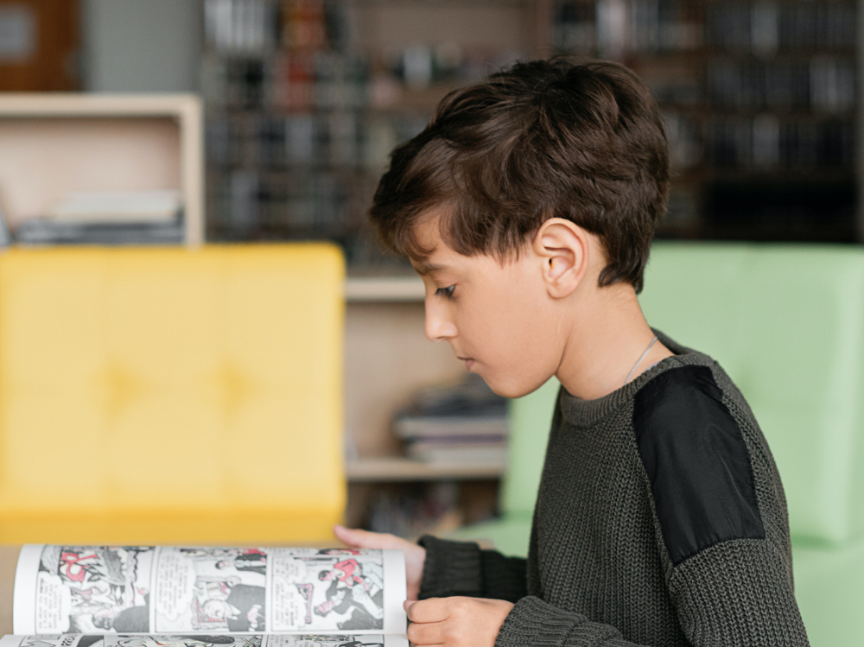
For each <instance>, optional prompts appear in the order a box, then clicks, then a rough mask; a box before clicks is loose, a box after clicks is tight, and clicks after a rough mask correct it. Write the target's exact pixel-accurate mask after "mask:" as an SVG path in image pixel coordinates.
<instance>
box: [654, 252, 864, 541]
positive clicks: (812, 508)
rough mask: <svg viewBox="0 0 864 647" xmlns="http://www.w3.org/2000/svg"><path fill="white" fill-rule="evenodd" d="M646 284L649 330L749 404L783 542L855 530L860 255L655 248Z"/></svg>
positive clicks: (859, 514)
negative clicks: (769, 461)
mask: <svg viewBox="0 0 864 647" xmlns="http://www.w3.org/2000/svg"><path fill="white" fill-rule="evenodd" d="M645 286H646V287H645V290H644V293H643V294H642V296H641V297H640V301H641V303H642V307H643V310H644V312H645V316H646V318H647V319H648V321H649V322H650V323H651V325H652V326H654V327H656V328H659V329H660V330H663V331H664V332H665V333H666V334H668V335H670V336H671V337H673V338H674V339H675V340H676V341H678V342H679V343H682V344H684V345H686V346H691V347H694V348H697V349H699V350H702V351H704V352H706V353H708V354H709V355H712V356H713V357H714V358H715V359H716V360H717V361H718V362H720V364H721V365H722V366H723V367H724V368H725V369H726V371H727V372H728V373H729V374H730V376H731V377H732V379H733V380H734V381H735V382H736V384H737V385H738V386H739V388H740V389H741V391H742V392H743V393H744V396H745V397H746V398H747V400H748V402H749V403H750V406H751V407H752V408H753V411H754V413H755V414H756V418H757V420H758V421H759V424H760V426H761V427H762V429H763V431H764V433H765V435H766V436H767V438H768V442H769V444H770V445H771V449H772V452H773V454H774V457H775V459H776V461H777V465H778V468H779V470H780V473H781V476H782V478H783V484H784V487H785V489H786V495H787V498H788V503H789V517H790V527H791V530H792V534H793V535H794V536H797V537H802V538H808V539H811V540H820V541H825V542H842V541H846V540H848V539H850V538H851V537H854V536H857V535H860V534H862V533H864V470H862V469H860V468H859V467H858V466H861V465H864V453H862V452H864V443H860V442H857V439H858V438H859V437H861V436H862V434H864V406H862V405H864V400H862V398H861V397H860V394H861V393H862V392H864V252H862V250H860V249H858V248H852V247H839V246H810V245H808V246H804V245H794V246H793V245H755V244H707V243H698V244H693V243H663V244H657V245H656V246H655V249H654V250H653V252H652V256H651V260H650V261H649V265H648V270H647V273H646V279H645Z"/></svg>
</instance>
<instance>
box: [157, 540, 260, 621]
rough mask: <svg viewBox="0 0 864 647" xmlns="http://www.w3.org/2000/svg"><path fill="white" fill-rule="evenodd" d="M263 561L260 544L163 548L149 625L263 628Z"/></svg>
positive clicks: (160, 554) (158, 564)
mask: <svg viewBox="0 0 864 647" xmlns="http://www.w3.org/2000/svg"><path fill="white" fill-rule="evenodd" d="M267 561H268V558H267V551H266V550H265V549H262V548H169V547H162V548H161V549H160V551H159V556H158V559H157V562H156V582H155V596H154V600H155V609H154V611H155V614H154V615H155V617H154V627H153V630H154V631H157V632H160V633H161V632H176V631H196V632H197V631H200V632H204V633H224V632H232V633H254V632H264V631H267V630H268V629H267Z"/></svg>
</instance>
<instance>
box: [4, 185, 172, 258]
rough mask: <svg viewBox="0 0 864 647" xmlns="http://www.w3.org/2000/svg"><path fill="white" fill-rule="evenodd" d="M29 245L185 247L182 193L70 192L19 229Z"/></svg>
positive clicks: (19, 237)
mask: <svg viewBox="0 0 864 647" xmlns="http://www.w3.org/2000/svg"><path fill="white" fill-rule="evenodd" d="M15 240H16V241H17V242H19V243H23V244H25V245H62V244H67V245H88V244H90V245H174V244H180V243H182V242H183V217H182V208H181V201H180V194H179V192H178V191H100V192H92V193H70V194H69V195H67V196H66V197H64V198H63V199H62V200H60V201H59V202H57V203H56V204H55V205H53V206H51V207H50V208H49V209H48V210H47V211H46V212H45V214H44V215H42V216H40V217H36V218H29V219H27V220H25V221H24V222H22V223H21V224H20V225H18V228H17V229H16V230H15Z"/></svg>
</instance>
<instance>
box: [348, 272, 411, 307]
mask: <svg viewBox="0 0 864 647" xmlns="http://www.w3.org/2000/svg"><path fill="white" fill-rule="evenodd" d="M425 298H426V288H425V287H424V285H423V281H422V279H420V277H419V276H411V275H405V276H374V277H366V276H362V277H361V276H355V277H352V276H349V277H348V278H347V279H346V280H345V300H346V301H348V302H349V303H358V302H367V303H399V302H402V303H421V302H422V301H423V300H424V299H425Z"/></svg>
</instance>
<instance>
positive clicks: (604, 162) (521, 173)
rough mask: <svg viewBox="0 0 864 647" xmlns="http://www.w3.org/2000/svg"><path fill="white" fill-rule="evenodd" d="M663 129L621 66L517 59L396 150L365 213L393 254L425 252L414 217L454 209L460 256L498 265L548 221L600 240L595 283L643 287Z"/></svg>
mask: <svg viewBox="0 0 864 647" xmlns="http://www.w3.org/2000/svg"><path fill="white" fill-rule="evenodd" d="M668 181H669V165H668V155H667V144H666V135H665V133H664V131H663V126H662V124H661V121H660V117H659V114H658V111H657V105H656V104H655V102H654V100H653V99H652V98H651V94H650V92H649V90H648V88H647V86H646V85H645V84H644V83H643V82H642V81H641V80H640V79H639V78H638V77H637V76H636V75H635V74H634V73H633V72H631V71H630V70H628V69H627V68H625V67H624V66H622V65H619V64H617V63H612V62H607V61H588V62H584V63H582V64H574V63H573V62H572V61H570V60H569V59H567V58H563V57H556V58H554V59H550V60H542V61H533V62H529V63H517V64H516V65H514V66H513V67H512V68H510V69H509V70H505V71H502V72H499V73H497V74H493V75H492V76H490V77H489V78H488V79H487V80H486V81H484V82H481V83H477V84H474V85H470V86H467V87H464V88H460V89H458V90H454V91H452V92H451V93H450V94H448V95H447V96H446V97H445V98H444V99H443V100H442V101H441V103H440V104H439V105H438V109H437V111H436V113H435V116H434V117H433V118H432V120H431V121H430V122H429V124H428V126H427V127H426V128H425V130H423V132H421V133H420V134H419V135H417V136H416V137H414V138H413V139H411V140H409V141H408V142H406V143H404V144H402V145H401V146H399V147H397V148H396V149H395V150H394V151H393V153H392V156H391V162H390V168H389V170H388V171H387V172H386V173H385V174H384V175H383V177H382V178H381V181H380V182H379V184H378V189H377V191H376V192H375V197H374V200H373V203H372V207H371V209H370V210H369V217H370V218H371V220H372V221H373V222H374V223H375V225H377V227H378V231H379V233H380V234H381V236H382V238H383V239H384V242H385V243H386V244H387V245H388V246H389V247H390V248H391V249H393V250H394V251H395V252H397V253H398V254H402V255H405V256H408V257H411V258H423V257H425V256H427V255H428V254H429V253H431V251H432V250H426V249H423V248H422V247H420V245H419V244H418V242H417V240H416V239H415V237H414V229H415V227H414V226H415V224H416V223H417V219H418V218H419V217H421V216H422V215H423V214H424V212H426V211H428V210H429V209H430V208H432V207H438V206H447V207H449V209H448V212H447V216H446V218H442V220H441V222H440V227H441V235H442V238H443V239H444V240H445V241H446V242H447V244H448V245H449V246H450V247H452V248H453V249H454V250H455V251H457V252H459V253H460V254H464V255H466V256H470V255H474V254H478V253H483V254H492V255H495V256H497V257H498V258H499V259H500V260H502V261H503V260H504V259H505V258H507V257H508V256H512V255H514V254H515V255H518V254H519V252H520V249H521V248H522V247H523V246H524V244H525V241H526V238H527V237H529V236H531V235H533V234H534V233H536V232H537V230H538V229H539V228H540V226H541V225H542V224H543V222H544V221H546V220H547V219H549V218H553V217H557V218H565V219H567V220H570V221H572V222H573V223H575V224H577V225H579V226H580V227H583V228H584V229H586V230H587V231H590V232H592V233H593V234H595V235H597V236H598V237H599V238H600V240H601V241H602V242H603V244H604V246H605V249H606V255H607V259H608V265H607V266H606V267H605V268H604V269H603V271H602V273H601V274H600V280H599V283H600V285H601V286H605V285H610V284H613V283H617V282H620V281H626V282H628V283H630V284H632V285H633V286H634V288H636V291H637V292H638V291H641V289H642V274H643V271H644V269H645V264H646V263H647V261H648V252H649V250H650V245H651V239H652V237H653V235H654V229H655V227H656V224H657V222H658V221H659V219H660V217H661V216H662V214H663V212H664V211H665V208H666V200H667V197H668Z"/></svg>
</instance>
